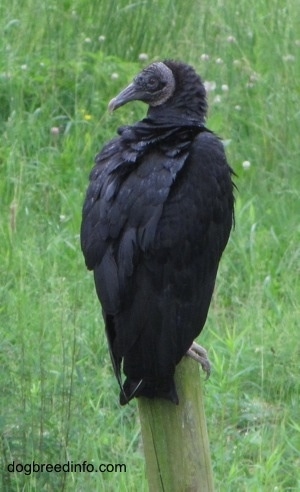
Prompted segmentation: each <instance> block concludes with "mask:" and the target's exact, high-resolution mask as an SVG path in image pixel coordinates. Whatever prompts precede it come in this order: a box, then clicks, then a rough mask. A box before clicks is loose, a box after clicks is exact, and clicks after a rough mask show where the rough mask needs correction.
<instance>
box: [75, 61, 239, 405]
mask: <svg viewBox="0 0 300 492" xmlns="http://www.w3.org/2000/svg"><path fill="white" fill-rule="evenodd" d="M133 100H140V101H143V102H144V103H146V104H148V105H149V108H148V113H147V117H146V118H145V119H143V120H142V121H139V122H138V123H135V124H134V125H130V126H123V127H121V128H119V129H118V136H117V137H115V138H114V139H113V140H111V141H110V142H109V143H107V144H106V145H105V146H104V148H103V149H102V151H101V152H100V153H99V154H98V155H97V156H96V159H95V167H94V168H93V170H92V171H91V174H90V184H89V187H88V189H87V194H86V198H85V203H84V206H83V216H82V225H81V245H82V250H83V254H84V256H85V261H86V265H87V268H88V269H90V270H93V271H94V279H95V285H96V290H97V294H98V297H99V300H100V303H101V305H102V309H103V317H104V322H105V329H106V335H107V339H108V345H109V350H110V355H111V360H112V364H113V367H114V371H115V374H116V377H117V379H118V382H119V384H120V388H121V392H120V403H121V404H122V405H124V404H126V403H128V402H129V401H130V400H131V399H132V398H133V397H139V396H146V397H148V398H155V397H158V398H166V399H169V400H171V401H172V402H174V403H178V395H177V392H176V388H175V384H174V379H173V378H174V372H175V366H176V364H178V362H179V361H180V360H181V359H182V357H183V356H184V354H186V353H187V352H188V351H189V353H190V354H191V350H189V349H190V348H191V346H192V344H193V341H194V339H195V338H196V337H197V336H198V335H199V333H200V332H201V330H202V328H203V326H204V323H205V321H206V317H207V312H208V308H209V305H210V301H211V297H212V293H213V289H214V284H215V279H216V274H217V269H218V265H219V261H220V258H221V255H222V253H223V250H224V248H225V246H226V244H227V241H228V238H229V234H230V231H231V228H232V224H233V209H234V197H233V187H234V185H233V183H232V174H233V171H232V169H231V168H230V167H229V165H228V163H227V160H226V156H225V152H224V148H223V145H222V143H221V141H220V139H219V138H218V137H217V136H216V135H215V134H214V133H213V132H211V131H210V130H208V129H207V128H206V127H205V118H206V112H207V102H206V91H205V88H204V85H203V83H202V81H201V78H200V77H199V76H198V75H197V73H196V72H195V70H194V69H193V68H192V67H191V66H189V65H187V64H185V63H182V62H178V61H173V60H165V61H163V62H156V63H152V64H151V65H149V66H148V67H146V68H144V69H143V70H142V71H141V72H140V73H139V74H138V75H137V76H136V78H135V79H134V80H133V82H132V83H131V84H130V85H129V86H128V87H127V88H126V89H124V90H123V91H122V92H120V94H119V95H118V96H117V97H115V98H114V99H112V101H111V102H110V103H109V108H110V109H111V110H115V109H117V108H119V107H120V106H123V105H124V104H126V103H128V102H129V101H133ZM196 351H197V350H196ZM195 357H196V358H198V359H199V361H200V362H201V364H202V366H203V368H204V369H205V370H206V371H209V362H208V359H207V358H206V353H205V351H204V349H202V348H201V347H199V349H198V356H197V354H196V355H195ZM121 369H122V370H123V372H124V374H125V376H126V379H125V382H124V384H123V383H122V377H121Z"/></svg>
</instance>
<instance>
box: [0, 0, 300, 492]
mask: <svg viewBox="0 0 300 492" xmlns="http://www.w3.org/2000/svg"><path fill="white" fill-rule="evenodd" d="M142 53H144V54H147V55H148V60H149V61H153V60H157V59H164V58H167V57H169V58H176V59H182V60H184V61H186V62H189V63H191V64H193V65H194V66H195V67H196V69H197V70H198V72H199V73H201V74H202V76H203V78H204V80H206V81H208V82H210V84H209V87H210V89H211V90H210V92H209V102H210V114H209V119H208V127H209V128H211V129H213V130H214V131H216V132H217V133H218V134H219V135H221V136H222V137H223V138H224V140H225V143H226V146H227V154H228V158H229V160H230V163H231V165H232V167H233V168H234V169H235V171H236V173H237V175H238V177H237V178H236V183H237V186H238V192H237V200H236V229H235V231H234V232H233V234H232V238H231V241H230V244H229V245H228V248H227V251H226V253H225V255H224V258H223V260H222V265H221V269H220V272H219V276H218V282H217V288H216V292H215V295H214V300H213V303H212V306H211V311H210V315H209V319H208V322H207V326H206V329H205V331H204V333H203V335H201V343H202V344H203V345H205V346H206V347H207V348H208V350H209V355H210V358H211V360H212V363H213V372H212V375H211V378H210V379H209V381H207V382H206V383H205V406H206V414H207V421H208V427H209V435H210V442H211V451H212V459H213V465H214V472H215V481H216V490H217V491H221V492H222V491H226V492H230V491H232V492H236V491H245V492H249V491H250V492H256V491H258V492H260V491H266V492H269V491H298V490H300V472H299V470H300V419H299V401H300V396H299V393H300V377H299V376H300V374H299V372H300V371H299V356H300V344H299V324H300V322H299V318H300V309H299V299H300V287H299V285H300V284H299V272H300V263H299V260H300V241H299V239H300V203H299V195H300V191H299V190H300V172H299V169H300V168H299V155H300V152H299V135H300V109H299V108H300V105H299V96H300V86H299V80H300V9H299V2H298V0H275V1H274V0H272V1H271V0H255V1H254V0H250V1H247V2H246V1H245V0H241V1H240V2H235V1H233V0H229V1H225V0H217V1H216V2H208V1H203V2H200V1H190V0H173V1H171V0H161V1H159V0H152V1H150V0H144V1H138V2H132V3H130V1H129V0H120V1H116V0H111V1H109V2H108V1H107V2H106V1H104V0H102V1H98V2H97V1H92V0H89V1H87V0H84V1H83V0H73V1H72V2H71V1H68V0H64V1H58V0H49V1H47V2H44V1H37V0H24V1H22V2H20V1H17V0H10V1H8V0H2V2H1V4H0V134H1V138H0V210H1V214H0V234H1V241H0V255H1V261H0V275H1V285H0V296H1V297H0V331H1V336H0V438H1V443H0V461H1V466H2V468H3V470H2V472H3V473H2V476H1V479H0V480H1V481H0V490H3V491H5V492H6V491H7V492H14V491H18V492H19V491H24V492H29V491H70V492H71V491H72V492H73V491H76V492H80V491H86V490H93V491H102V490H105V491H115V490H120V491H143V490H144V491H146V490H147V484H146V479H145V472H144V461H143V454H142V446H141V437H140V430H139V421H138V412H137V406H136V402H133V403H132V404H131V405H129V406H127V407H126V408H120V406H119V404H118V386H117V383H116V381H115V378H114V376H113V373H112V369H111V365H110V361H109V355H108V351H107V347H106V341H105V336H104V333H103V325H102V319H101V311H100V307H99V304H98V301H97V298H96V295H95V292H94V286H93V279H92V276H91V274H90V273H89V272H87V271H86V269H85V265H84V262H83V258H82V255H81V251H80V246H79V227H80V219H81V206H82V202H83V198H84V194H85V189H86V186H87V182H88V174H89V171H90V169H91V167H92V165H93V157H94V155H95V154H96V152H97V151H98V150H99V149H100V148H101V146H102V145H103V143H104V142H105V141H107V140H108V139H110V138H111V137H112V136H113V135H114V134H115V132H116V128H117V127H118V126H120V125H122V124H124V123H130V122H134V121H136V120H137V119H138V118H140V117H142V116H143V115H144V114H145V110H146V108H145V107H144V106H143V105H142V104H141V103H132V104H131V105H128V106H126V107H124V108H122V109H120V110H119V111H117V112H116V113H115V114H113V115H109V114H108V113H107V110H106V108H107V103H108V101H109V100H110V99H111V98H112V97H113V96H114V95H116V93H117V92H118V91H119V90H120V89H121V88H123V87H124V86H125V85H126V84H127V83H128V82H129V81H130V80H131V78H132V77H133V76H134V75H135V74H136V73H137V72H138V71H139V70H140V69H141V68H142V66H143V64H145V61H143V60H141V59H140V58H142V59H143V58H145V57H140V54H142ZM249 163H250V164H249ZM170 459H172V457H171V456H170ZM33 460H34V461H36V462H38V463H64V462H65V461H67V460H69V461H73V462H74V463H78V462H79V463H80V462H82V461H83V460H87V461H88V462H90V463H94V464H95V465H97V464H98V463H113V464H114V463H125V464H126V467H127V472H126V473H120V472H119V473H108V472H107V473H67V474H62V473H48V474H47V473H43V474H41V475H39V474H31V475H24V474H22V473H15V474H8V473H7V471H6V467H7V464H8V463H10V462H12V461H15V463H23V464H24V463H30V462H32V461H33ZM178 473H180V470H178Z"/></svg>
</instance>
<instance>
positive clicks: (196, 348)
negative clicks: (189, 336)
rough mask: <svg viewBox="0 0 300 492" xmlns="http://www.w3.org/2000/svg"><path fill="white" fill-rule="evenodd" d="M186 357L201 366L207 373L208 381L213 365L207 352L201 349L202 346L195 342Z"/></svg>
mask: <svg viewBox="0 0 300 492" xmlns="http://www.w3.org/2000/svg"><path fill="white" fill-rule="evenodd" d="M186 355H188V356H189V357H191V358H192V359H194V360H195V361H196V362H199V364H201V367H202V369H203V371H204V372H205V373H206V378H207V379H208V378H209V376H210V369H211V365H210V362H209V359H208V356H207V352H206V350H205V349H204V348H203V347H201V345H198V343H195V342H193V344H192V345H191V347H190V349H189V350H188V351H187V353H186Z"/></svg>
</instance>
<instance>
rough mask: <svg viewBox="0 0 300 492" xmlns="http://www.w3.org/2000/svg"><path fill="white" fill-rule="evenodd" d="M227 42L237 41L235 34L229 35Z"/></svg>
mask: <svg viewBox="0 0 300 492" xmlns="http://www.w3.org/2000/svg"><path fill="white" fill-rule="evenodd" d="M227 43H236V39H235V37H234V36H228V37H227Z"/></svg>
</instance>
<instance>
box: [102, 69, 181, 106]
mask: <svg viewBox="0 0 300 492" xmlns="http://www.w3.org/2000/svg"><path fill="white" fill-rule="evenodd" d="M174 90H175V78H174V75H173V73H172V70H170V68H169V67H167V65H165V64H164V63H162V62H157V63H152V64H151V65H149V66H148V67H146V68H144V70H142V72H140V73H139V74H138V75H137V76H136V77H135V79H134V81H133V82H132V83H131V84H130V85H129V86H128V87H126V89H124V90H123V91H122V92H120V94H118V95H117V97H115V98H114V99H112V100H111V101H110V103H109V105H108V107H109V109H110V110H111V111H114V110H115V109H117V108H119V107H120V106H123V105H124V104H126V103H128V102H129V101H136V100H139V101H143V102H144V103H146V104H149V106H159V105H160V104H163V103H164V102H166V101H167V100H168V99H169V98H170V97H171V96H172V94H173V93H174Z"/></svg>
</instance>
